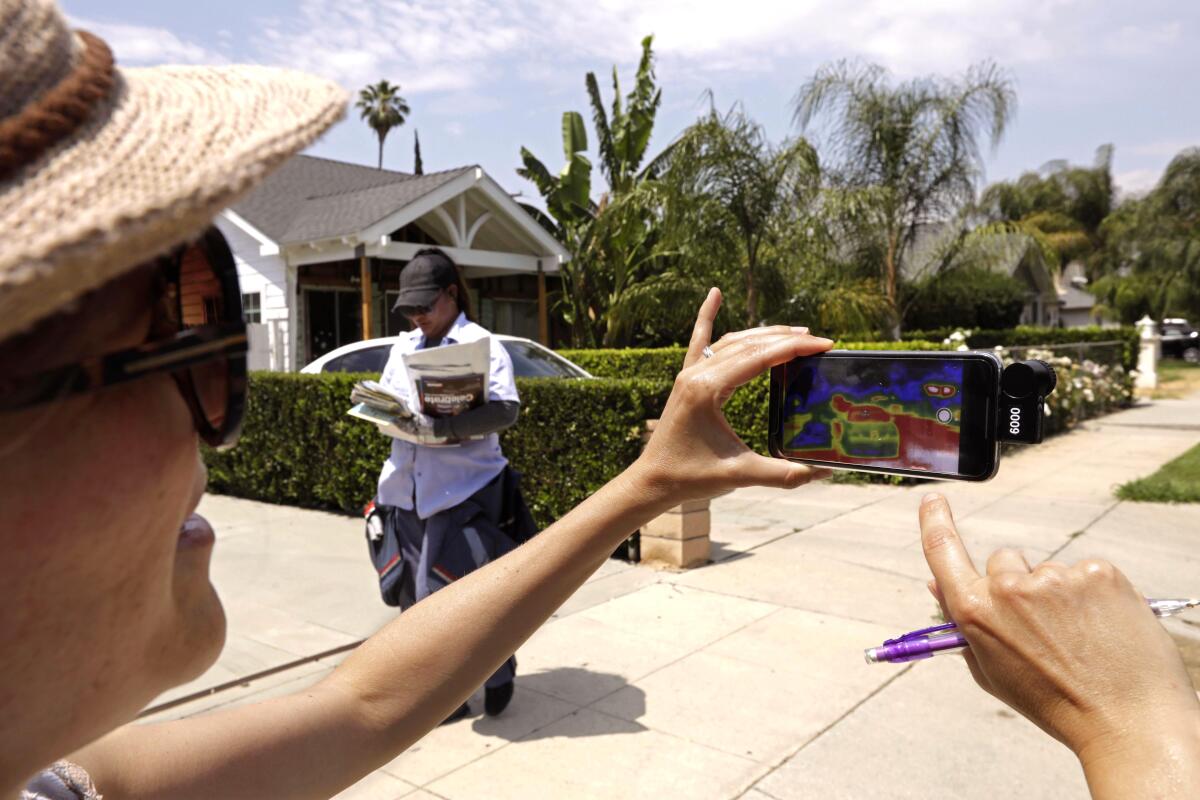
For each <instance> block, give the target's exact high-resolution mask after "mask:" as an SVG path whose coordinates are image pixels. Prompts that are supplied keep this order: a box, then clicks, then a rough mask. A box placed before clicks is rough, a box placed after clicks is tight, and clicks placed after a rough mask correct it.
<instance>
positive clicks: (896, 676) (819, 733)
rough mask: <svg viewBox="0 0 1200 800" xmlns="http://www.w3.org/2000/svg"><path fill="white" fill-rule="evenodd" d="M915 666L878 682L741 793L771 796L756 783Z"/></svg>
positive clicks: (907, 667) (910, 666)
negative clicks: (755, 791)
mask: <svg viewBox="0 0 1200 800" xmlns="http://www.w3.org/2000/svg"><path fill="white" fill-rule="evenodd" d="M915 666H916V664H909V665H907V666H905V667H903V668H902V669H901V670H900V671H899V672H897V673H896V674H895V675H893V676H892V677H890V678H888V679H887V680H886V681H884V682H883V683H881V684H879V686H877V687H875V689H874V690H873V691H871V692H870V693H868V694H867V696H866V697H864V698H863V699H862V700H859V701H858V702H857V703H855V704H854V705H853V706H851V707H850V708H848V709H846V712H845V713H844V714H842V715H841V716H839V717H838V718H837V719H835V720H834V721H833V722H831V723H829V724H828V725H826V726H825V727H824V728H822V729H821V730H819V731H817V732H816V733H814V734H813V735H812V736H811V737H809V738H808V740H807V741H805V742H803V743H801V745H800V746H799V747H797V748H796V749H795V750H793V751H791V752H790V753H788V754H787V755H785V756H783V757H782V758H780V759H779V760H778V761H777V762H776V763H774V764H772V765H771V768H770V770H768V771H767V774H766V775H761V776H759V777H758V779H757V780H755V781H754V783H752V784H750V785H749V786H747V787H746V788H745V789H744V790H743V791H742V794H745V793H746V792H748V791H750V790H751V789H755V790H757V791H760V792H762V793H763V794H765V795H767V796H768V797H771V796H772V795H771V794H770V793H768V792H765V791H763V790H762V789H759V788H758V784H759V783H761V782H762V781H764V780H766V779H767V778H769V777H770V776H771V775H773V774H775V772H777V771H778V770H779V768H780V767H782V766H783V765H784V764H786V763H787V762H789V761H791V760H792V759H793V758H795V757H796V756H797V755H798V754H799V753H800V752H801V751H803V750H804V748H806V747H808V746H809V745H810V744H812V743H813V742H815V741H817V740H818V739H820V738H821V737H822V736H824V735H825V734H826V733H828V732H829V731H831V730H833V729H834V728H835V727H837V726H838V724H839V723H841V722H842V721H843V720H844V719H846V718H847V717H849V716H850V715H851V714H853V713H854V712H855V711H858V709H860V708H862V707H863V706H864V705H866V704H867V703H869V702H870V701H871V700H872V699H873V698H874V697H876V696H877V695H878V694H879V693H880V692H882V691H883V690H884V689H886V688H887V687H889V686H891V685H892V684H893V683H895V682H896V681H897V680H899V679H900V678H901V677H903V676H905V675H907V674H908V673H909V672H911V671H912V668H913V667H915Z"/></svg>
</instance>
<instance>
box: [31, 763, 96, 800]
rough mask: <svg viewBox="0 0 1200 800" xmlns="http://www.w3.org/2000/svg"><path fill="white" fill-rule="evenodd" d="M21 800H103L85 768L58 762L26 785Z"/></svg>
mask: <svg viewBox="0 0 1200 800" xmlns="http://www.w3.org/2000/svg"><path fill="white" fill-rule="evenodd" d="M21 800H101V796H100V793H99V792H97V791H96V787H95V786H94V785H93V784H92V779H91V777H90V776H89V775H88V774H87V772H85V771H84V769H83V767H80V766H79V765H78V764H72V763H71V762H70V761H58V762H55V763H54V764H52V765H51V766H50V767H49V768H47V769H44V770H42V771H41V772H39V773H38V774H37V775H34V776H33V780H31V781H29V783H27V784H25V788H24V789H23V790H22V791H21Z"/></svg>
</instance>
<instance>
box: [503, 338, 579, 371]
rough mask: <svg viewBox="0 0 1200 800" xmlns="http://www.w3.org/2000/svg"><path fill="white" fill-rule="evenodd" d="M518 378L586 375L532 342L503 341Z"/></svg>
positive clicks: (568, 362)
mask: <svg viewBox="0 0 1200 800" xmlns="http://www.w3.org/2000/svg"><path fill="white" fill-rule="evenodd" d="M502 344H503V345H504V349H505V350H507V351H508V355H509V357H510V358H512V362H513V375H515V376H516V377H518V378H586V377H587V374H586V373H585V372H584V371H583V370H581V369H580V368H579V367H577V366H575V365H574V364H572V363H571V362H570V361H567V360H566V359H565V358H562V357H561V356H556V355H555V354H554V353H552V352H551V351H549V350H547V349H546V348H544V347H540V346H538V345H536V344H533V343H532V342H521V341H514V340H512V339H505V340H503V342H502Z"/></svg>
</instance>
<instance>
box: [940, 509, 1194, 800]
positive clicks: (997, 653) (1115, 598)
mask: <svg viewBox="0 0 1200 800" xmlns="http://www.w3.org/2000/svg"><path fill="white" fill-rule="evenodd" d="M920 514H921V542H922V545H923V547H924V550H925V558H926V560H927V561H928V562H929V568H930V570H931V571H932V572H933V576H934V581H931V582H930V590H931V591H933V593H934V596H935V597H937V598H938V601H939V602H940V603H941V604H942V609H943V611H944V612H945V613H946V616H947V618H949V619H952V620H954V622H955V623H956V624H957V625H958V629H959V630H960V631H961V632H962V634H963V636H965V637H966V639H967V641H968V643H969V644H970V649H969V650H966V651H964V656H965V658H966V660H967V665H968V666H969V667H970V669H971V674H972V675H973V676H974V677H975V680H976V682H978V683H979V685H980V686H982V687H983V688H984V689H985V690H986V691H988V692H990V693H991V694H993V695H995V696H996V697H997V698H999V699H1000V700H1003V701H1004V702H1005V703H1007V704H1009V705H1010V706H1012V707H1013V708H1014V709H1016V710H1017V711H1019V712H1021V713H1022V714H1024V715H1025V716H1026V717H1028V718H1029V719H1030V720H1031V721H1033V722H1034V724H1036V725H1037V726H1038V727H1040V728H1042V730H1044V731H1046V732H1047V733H1049V734H1050V735H1051V736H1053V737H1054V738H1056V739H1058V740H1059V741H1061V742H1062V743H1063V744H1065V745H1067V746H1068V747H1070V748H1071V749H1072V750H1073V751H1074V752H1075V754H1076V755H1077V756H1079V758H1080V761H1081V762H1082V763H1083V766H1084V769H1085V771H1086V772H1087V775H1088V781H1089V784H1091V785H1092V791H1093V793H1094V794H1095V796H1096V797H1100V796H1105V797H1107V796H1114V797H1115V796H1130V797H1132V796H1134V795H1133V794H1117V793H1116V792H1117V791H1120V792H1128V791H1132V790H1133V789H1134V788H1135V785H1134V784H1129V783H1120V784H1119V787H1118V784H1114V783H1112V780H1113V779H1130V778H1138V779H1141V778H1154V773H1155V770H1159V772H1158V776H1159V777H1160V778H1161V779H1162V780H1164V781H1166V783H1161V782H1157V783H1154V784H1153V785H1154V786H1158V787H1159V788H1163V787H1167V788H1169V786H1170V785H1184V784H1180V783H1179V781H1180V780H1181V777H1180V775H1179V774H1178V769H1176V771H1174V772H1172V771H1171V769H1169V768H1171V767H1174V768H1179V769H1186V768H1187V764H1186V763H1184V762H1186V761H1188V760H1191V761H1193V762H1195V761H1197V760H1198V759H1197V755H1198V754H1200V704H1198V703H1197V700H1196V693H1195V691H1194V690H1193V689H1192V684H1191V681H1190V680H1189V678H1188V674H1187V670H1186V669H1185V668H1184V665H1183V661H1182V659H1181V658H1180V656H1179V651H1178V649H1177V648H1176V646H1175V644H1174V642H1172V641H1171V637H1170V636H1168V635H1167V632H1166V631H1165V630H1164V629H1163V627H1162V625H1161V624H1160V623H1159V621H1158V620H1157V619H1156V618H1155V616H1154V614H1153V613H1152V612H1151V611H1150V608H1149V606H1148V605H1147V603H1146V600H1145V598H1144V597H1143V596H1142V595H1141V593H1139V592H1138V591H1137V590H1136V589H1134V587H1133V585H1132V584H1131V583H1130V582H1129V580H1128V579H1127V578H1126V577H1125V576H1124V575H1123V574H1122V573H1121V572H1120V571H1119V570H1118V569H1117V568H1116V567H1114V566H1113V565H1112V564H1109V563H1108V562H1107V561H1099V560H1088V561H1081V562H1079V563H1078V564H1075V565H1073V566H1069V567H1068V566H1065V565H1063V564H1059V563H1056V562H1050V561H1047V562H1044V563H1041V564H1038V565H1037V566H1036V567H1033V568H1030V566H1029V564H1028V562H1026V560H1025V558H1024V557H1023V556H1022V555H1021V554H1020V553H1019V552H1018V551H1016V550H1008V549H1003V550H997V551H996V552H995V553H993V554H992V556H991V557H990V558H989V559H988V563H987V574H986V575H980V574H979V572H978V571H976V569H975V565H974V564H973V563H972V562H971V557H970V556H969V555H968V554H967V550H966V548H965V547H964V546H963V542H962V539H960V538H959V535H958V532H957V530H956V528H955V525H954V519H953V517H952V516H951V512H950V506H949V504H947V502H946V500H945V498H943V497H941V496H939V495H936V494H933V495H927V496H926V497H925V500H924V502H922V504H921V512H920ZM1162 758H1166V762H1165V763H1164V762H1163V761H1162ZM1134 765H1137V766H1134ZM1130 769H1132V770H1134V772H1135V773H1136V774H1131V773H1130V772H1129V771H1128V770H1130ZM1197 772H1198V771H1197V770H1196V768H1195V764H1194V763H1193V765H1192V768H1191V779H1193V780H1194V779H1196V778H1197ZM1168 773H1169V774H1168ZM1106 778H1107V780H1106ZM1097 782H1100V783H1101V784H1102V785H1097ZM1187 786H1188V788H1189V789H1194V790H1197V791H1186V792H1184V793H1183V794H1180V795H1179V796H1188V797H1194V796H1200V787H1197V786H1194V785H1192V784H1187ZM1136 787H1137V796H1142V797H1146V796H1156V797H1175V796H1176V795H1175V794H1173V793H1170V792H1168V793H1166V794H1159V793H1157V792H1156V791H1155V790H1153V789H1151V787H1150V786H1147V785H1144V784H1137V785H1136ZM1099 789H1107V790H1109V791H1107V792H1102V791H1098V790H1099ZM1143 791H1151V792H1152V794H1143V793H1142V792H1143Z"/></svg>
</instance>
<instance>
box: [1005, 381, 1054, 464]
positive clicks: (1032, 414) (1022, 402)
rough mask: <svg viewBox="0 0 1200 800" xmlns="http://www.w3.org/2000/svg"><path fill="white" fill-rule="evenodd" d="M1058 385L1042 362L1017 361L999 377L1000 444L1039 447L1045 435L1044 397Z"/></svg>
mask: <svg viewBox="0 0 1200 800" xmlns="http://www.w3.org/2000/svg"><path fill="white" fill-rule="evenodd" d="M1057 385H1058V376H1057V375H1055V374H1054V368H1053V367H1051V366H1050V365H1049V364H1047V363H1046V362H1045V361H1036V360H1030V361H1017V362H1015V363H1013V364H1009V365H1008V366H1007V367H1005V368H1004V372H1003V373H1002V374H1001V375H1000V405H999V412H1000V413H999V414H998V415H997V417H998V420H997V421H998V423H999V437H1000V441H1002V442H1015V443H1017V444H1038V443H1040V442H1041V441H1042V438H1043V436H1044V435H1045V433H1044V430H1043V428H1044V425H1043V421H1044V420H1045V416H1046V397H1047V395H1049V394H1050V393H1051V392H1053V391H1054V387H1055V386H1057Z"/></svg>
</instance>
